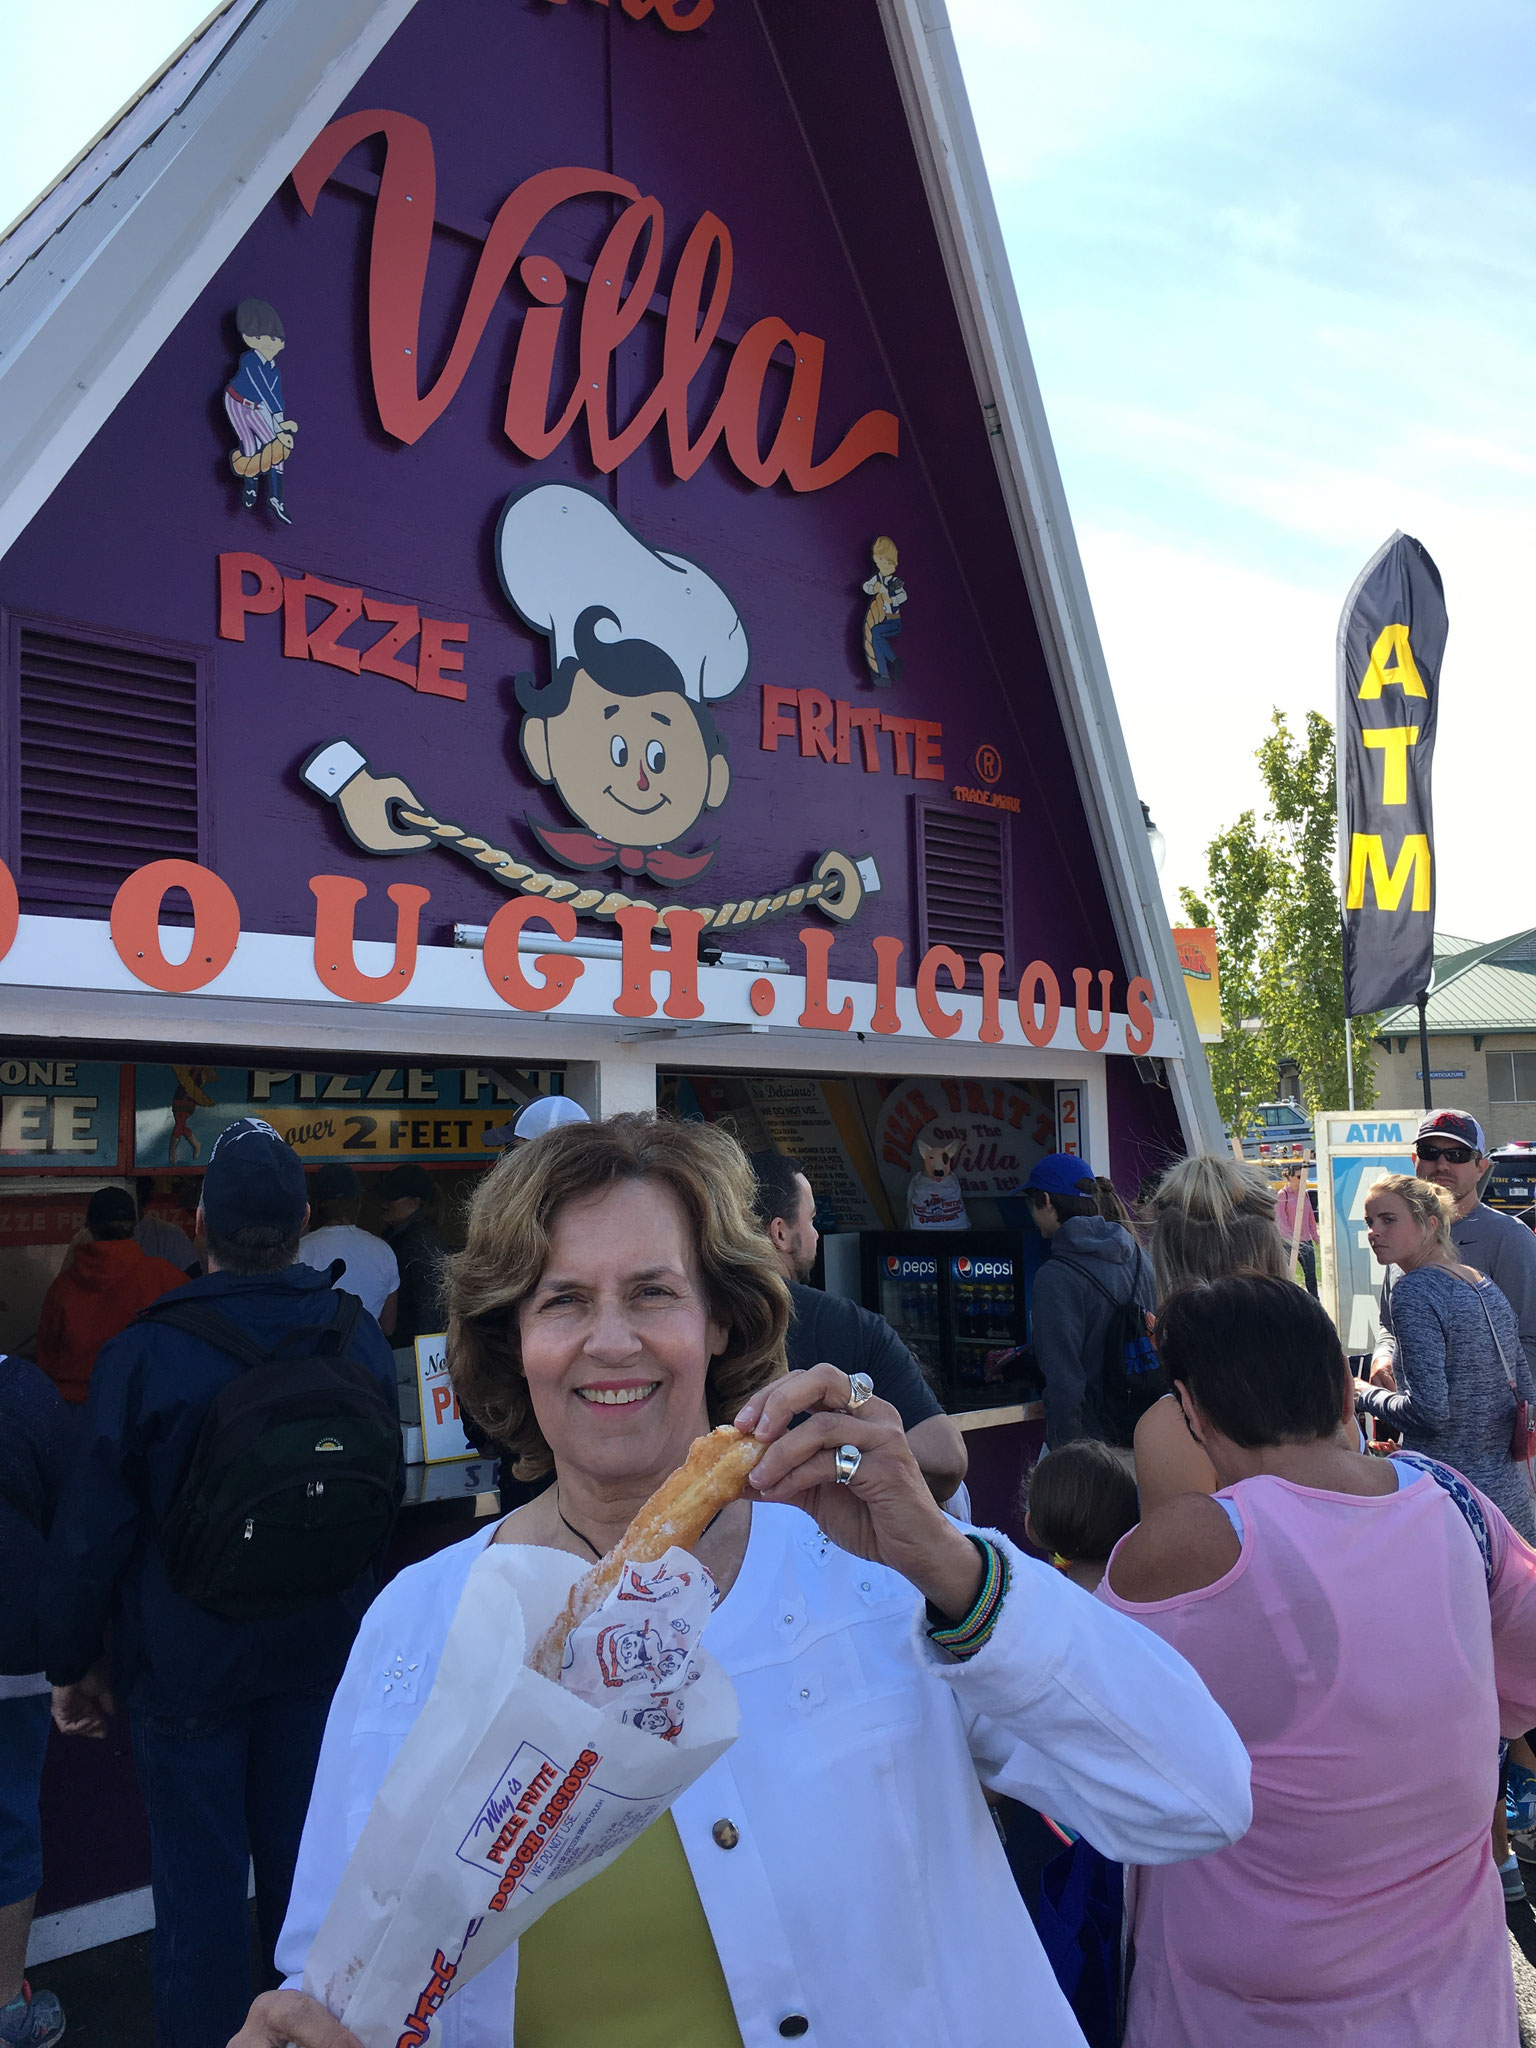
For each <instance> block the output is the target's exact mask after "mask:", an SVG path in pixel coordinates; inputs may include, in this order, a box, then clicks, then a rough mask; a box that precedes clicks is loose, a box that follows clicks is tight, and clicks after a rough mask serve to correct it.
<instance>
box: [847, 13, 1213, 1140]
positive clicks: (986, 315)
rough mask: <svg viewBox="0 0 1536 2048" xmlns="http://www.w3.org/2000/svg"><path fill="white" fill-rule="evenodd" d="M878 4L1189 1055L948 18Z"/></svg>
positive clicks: (1095, 766) (1128, 915)
mask: <svg viewBox="0 0 1536 2048" xmlns="http://www.w3.org/2000/svg"><path fill="white" fill-rule="evenodd" d="M879 4H880V12H881V16H882V18H883V19H884V22H885V29H886V36H887V40H888V42H889V44H890V50H891V57H892V61H893V62H894V64H895V67H896V74H897V79H898V81H899V83H900V86H901V91H902V96H903V99H904V101H905V103H906V110H907V119H908V122H909V124H910V126H911V130H912V139H913V143H914V146H915V148H916V150H917V155H918V161H919V165H920V167H921V170H922V174H923V182H924V185H925V187H926V190H927V194H928V205H929V210H930V212H931V213H932V215H933V221H934V226H935V228H936V229H937V231H938V236H939V245H940V248H941V249H942V251H943V254H944V262H945V268H946V270H947V271H948V274H949V284H950V291H951V294H952V296H953V298H954V302H955V309H956V312H957V313H958V315H959V318H960V323H961V327H962V329H963V331H964V334H965V341H966V347H967V350H968V352H969V354H970V359H971V369H972V373H973V374H974V376H975V379H976V391H977V396H978V398H979V400H980V402H981V406H982V410H983V415H984V417H985V419H986V423H987V427H988V431H989V432H990V434H991V436H992V445H993V452H994V454H995V456H996V460H997V468H998V475H999V478H1000V479H1001V482H1002V486H1003V495H1004V498H1005V500H1006V502H1007V506H1008V514H1009V518H1010V521H1011V522H1012V525H1013V532H1014V539H1015V542H1016V543H1017V546H1018V550H1019V558H1020V561H1021V562H1022V564H1023V567H1024V574H1025V579H1026V582H1027V584H1028V587H1029V596H1030V603H1031V606H1032V607H1033V610H1034V615H1035V622H1036V625H1037V627H1038V629H1039V632H1040V638H1041V644H1042V647H1043V649H1044V652H1045V659H1046V665H1047V667H1048V668H1049V670H1050V673H1051V680H1052V683H1053V685H1054V687H1055V691H1056V703H1057V707H1058V709H1059V710H1060V712H1061V717H1062V723H1063V726H1064V727H1065V730H1066V735H1067V742H1068V745H1069V746H1070V747H1071V749H1072V754H1073V758H1074V761H1075V763H1076V767H1077V780H1078V788H1079V790H1080V792H1081V794H1082V798H1083V804H1084V808H1085V809H1086V811H1087V815H1088V822H1089V826H1090V829H1091V830H1092V832H1093V836H1094V842H1095V845H1096V847H1097V850H1098V855H1099V866H1100V870H1101V872H1102V874H1103V876H1104V885H1105V888H1106V890H1107V892H1108V896H1109V904H1110V910H1111V913H1112V915H1113V917H1114V920H1115V929H1116V933H1117V935H1118V937H1119V940H1120V944H1121V947H1122V949H1123V950H1124V954H1125V958H1126V961H1127V964H1128V965H1129V966H1130V968H1131V971H1132V972H1133V973H1140V974H1144V975H1145V976H1146V978H1147V979H1148V981H1150V982H1151V984H1152V986H1153V989H1154V990H1155V991H1156V995H1157V1004H1156V1007H1157V1009H1158V1010H1159V1011H1160V1012H1161V1013H1162V1014H1163V1015H1166V1016H1169V1017H1173V1018H1175V1019H1176V1020H1177V1022H1178V1026H1179V1032H1180V1036H1181V1038H1182V1040H1183V1043H1184V1044H1185V1045H1186V1046H1191V1047H1198V1045H1199V1037H1198V1034H1197V1033H1196V1031H1195V1027H1194V1019H1193V1017H1192V1015H1191V1013H1190V1007H1189V997H1188V994H1187V992H1186V990H1185V987H1184V976H1183V972H1182V970H1181V969H1180V967H1179V963H1178V957H1177V954H1176V952H1175V950H1174V944H1173V937H1172V933H1171V932H1170V930H1169V925H1168V916H1167V912H1166V910H1165V909H1164V906H1163V898H1162V891H1161V889H1160V887H1159V885H1158V880H1157V872H1156V869H1155V868H1154V866H1153V863H1152V851H1151V847H1150V845H1149V844H1148V840H1147V832H1146V827H1145V824H1144V822H1143V820H1142V815H1141V803H1140V799H1139V798H1138V797H1137V794H1136V785H1135V780H1134V778H1133V776H1132V774H1131V764H1130V757H1129V755H1128V754H1127V753H1126V748H1125V737H1124V734H1123V733H1122V732H1121V729H1120V717H1119V713H1118V712H1117V710H1116V708H1115V699H1114V691H1113V689H1112V688H1111V685H1110V680H1109V671H1108V668H1107V666H1106V664H1105V660H1104V650H1103V648H1102V647H1101V646H1100V644H1099V634H1098V628H1097V626H1096V625H1095V624H1094V618H1093V607H1092V604H1091V602H1090V601H1089V597H1088V584H1087V579H1086V578H1085V576H1084V574H1083V565H1082V559H1081V557H1080V556H1079V554H1078V551H1077V540H1076V537H1075V536H1074V534H1073V531H1072V520H1071V515H1070V514H1069V513H1068V510H1067V500H1066V492H1065V490H1064V489H1063V487H1062V481H1061V473H1060V471H1059V470H1058V468H1057V466H1056V455H1055V450H1054V449H1053V447H1052V445H1051V435H1050V429H1049V427H1048V426H1047V424H1046V418H1045V407H1044V403H1043V401H1042V399H1041V396H1040V387H1039V384H1038V383H1037V381H1036V379H1035V371H1034V364H1033V362H1032V360H1031V358H1030V353H1029V343H1028V341H1027V339H1026V338H1025V333H1024V322H1023V319H1022V317H1021V315H1020V312H1019V302H1018V295H1017V293H1016V291H1015V289H1014V284H1013V274H1012V271H1011V269H1010V267H1009V263H1008V255H1007V251H1006V249H1005V248H1004V245H1003V236H1002V229H1001V227H1000V226H999V224H998V219H997V212H996V209H995V207H994V206H993V203H992V189H991V185H990V184H989V182H988V179H987V172H986V166H985V164H984V162H983V160H982V154H981V144H980V141H979V140H978V138H977V135H976V128H975V124H974V122H973V121H972V119H971V110H970V102H969V99H968V98H967V96H966V90H965V82H964V79H963V77H962V74H961V70H960V59H959V55H958V53H957V51H956V49H955V40H954V36H953V33H952V31H951V29H950V25H949V15H948V12H947V10H946V8H945V5H944V0H879ZM1168 1078H1169V1084H1170V1086H1171V1088H1172V1090H1173V1093H1174V1097H1175V1100H1176V1101H1177V1104H1178V1109H1179V1118H1180V1122H1181V1123H1182V1125H1183V1127H1184V1135H1185V1138H1186V1141H1187V1142H1188V1144H1189V1146H1190V1148H1191V1150H1194V1151H1207V1150H1208V1151H1225V1150H1226V1140H1225V1138H1224V1136H1223V1134H1222V1124H1221V1117H1220V1114H1219V1112H1218V1110H1217V1108H1216V1098H1215V1095H1214V1094H1213V1092H1212V1089H1211V1080H1210V1073H1209V1070H1208V1069H1207V1067H1206V1063H1205V1058H1204V1055H1203V1054H1199V1055H1198V1056H1194V1055H1192V1056H1191V1057H1190V1058H1189V1059H1188V1060H1178V1061H1174V1060H1170V1061H1169V1062H1168Z"/></svg>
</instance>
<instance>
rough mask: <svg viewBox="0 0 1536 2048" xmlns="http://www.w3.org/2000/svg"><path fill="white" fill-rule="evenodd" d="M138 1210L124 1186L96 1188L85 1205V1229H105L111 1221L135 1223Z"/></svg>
mask: <svg viewBox="0 0 1536 2048" xmlns="http://www.w3.org/2000/svg"><path fill="white" fill-rule="evenodd" d="M138 1220H139V1212H138V1210H137V1208H136V1207H135V1206H134V1200H133V1197H132V1195H130V1194H129V1192H128V1190H127V1189H126V1188H98V1189H97V1190H96V1192H95V1194H94V1195H92V1197H91V1199H90V1200H89V1202H87V1203H86V1205H85V1227H86V1229H87V1230H105V1229H106V1228H107V1226H108V1225H109V1224H112V1223H137V1222H138Z"/></svg>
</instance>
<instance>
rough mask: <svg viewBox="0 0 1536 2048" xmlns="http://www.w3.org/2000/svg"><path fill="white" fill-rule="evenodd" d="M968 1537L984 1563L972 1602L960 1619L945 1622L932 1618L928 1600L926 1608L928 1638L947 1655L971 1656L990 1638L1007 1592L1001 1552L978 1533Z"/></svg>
mask: <svg viewBox="0 0 1536 2048" xmlns="http://www.w3.org/2000/svg"><path fill="white" fill-rule="evenodd" d="M969 1540H970V1541H971V1542H972V1543H974V1544H975V1546H976V1548H977V1549H978V1550H979V1551H980V1552H981V1559H982V1563H983V1564H984V1565H985V1566H986V1571H985V1573H984V1574H983V1577H982V1581H981V1591H980V1592H979V1593H978V1594H977V1596H976V1603H975V1605H974V1606H973V1607H972V1609H971V1611H970V1613H969V1614H967V1615H966V1616H965V1617H964V1619H963V1620H961V1621H955V1622H948V1621H944V1620H943V1619H942V1617H941V1618H940V1619H939V1620H938V1622H937V1624H936V1625H935V1624H934V1622H933V1619H932V1617H933V1613H934V1610H933V1606H932V1603H931V1602H930V1604H929V1608H928V1613H929V1617H930V1626H929V1629H928V1640H929V1642H930V1643H932V1644H933V1645H934V1647H935V1648H936V1649H940V1650H947V1651H948V1652H949V1654H950V1656H951V1657H974V1656H975V1654H976V1652H977V1651H978V1650H979V1649H981V1648H982V1646H983V1645H984V1644H985V1643H987V1642H988V1641H989V1640H990V1639H991V1635H992V1631H993V1629H995V1628H996V1626H997V1617H998V1615H999V1614H1000V1613H1001V1612H1002V1608H1003V1601H1004V1600H1005V1599H1006V1598H1007V1594H1008V1560H1007V1558H1006V1557H1005V1556H1004V1555H1003V1553H1002V1551H1000V1550H999V1549H998V1547H997V1545H996V1544H995V1543H988V1542H986V1541H985V1539H984V1538H982V1537H980V1536H971V1537H970V1539H969Z"/></svg>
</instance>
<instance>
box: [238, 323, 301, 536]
mask: <svg viewBox="0 0 1536 2048" xmlns="http://www.w3.org/2000/svg"><path fill="white" fill-rule="evenodd" d="M235 325H236V327H237V328H238V329H239V331H240V339H241V340H242V341H243V342H244V343H245V354H244V355H243V356H242V357H241V358H240V367H239V368H238V369H237V370H236V372H235V374H234V376H233V377H232V378H231V379H230V381H229V383H228V384H227V385H226V386H225V388H224V410H225V412H226V413H228V415H229V423H230V425H231V426H232V427H233V428H234V430H235V433H236V435H237V436H238V437H239V441H240V446H239V447H238V448H237V449H234V450H233V451H232V452H231V454H230V458H229V461H230V467H231V468H232V469H233V470H234V472H235V475H236V476H237V477H239V478H240V479H241V486H242V488H241V497H240V502H241V504H242V505H243V506H244V507H245V509H246V511H247V512H253V511H254V510H255V509H256V493H257V490H258V488H259V486H260V482H261V479H262V477H263V476H264V477H265V478H266V480H267V508H268V510H269V511H270V512H271V513H272V514H273V516H274V518H277V519H280V520H281V521H282V522H283V524H284V526H291V525H292V524H293V521H292V520H291V519H290V518H289V516H288V513H287V510H286V508H285V506H284V504H283V463H284V461H285V460H286V458H287V457H288V456H290V455H291V454H292V453H293V437H294V435H295V434H296V433H297V432H298V423H297V422H296V421H294V420H290V419H287V418H285V417H284V414H283V378H282V372H281V371H280V370H279V369H278V367H277V358H278V354H279V352H280V351H281V350H282V349H283V348H285V347H286V346H287V337H286V336H285V335H284V333H283V322H282V316H281V315H280V314H278V313H277V312H275V311H274V310H273V308H272V307H271V306H269V305H268V304H267V302H266V300H265V299H242V300H241V301H240V304H239V306H238V307H237V308H236V310H235Z"/></svg>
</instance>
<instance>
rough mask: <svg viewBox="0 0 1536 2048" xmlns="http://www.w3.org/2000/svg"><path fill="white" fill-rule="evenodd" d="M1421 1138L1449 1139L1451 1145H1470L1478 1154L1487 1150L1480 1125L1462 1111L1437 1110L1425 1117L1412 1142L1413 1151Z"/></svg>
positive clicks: (1486, 1142)
mask: <svg viewBox="0 0 1536 2048" xmlns="http://www.w3.org/2000/svg"><path fill="white" fill-rule="evenodd" d="M1422 1138H1449V1139H1450V1140H1451V1142H1452V1144H1454V1145H1470V1146H1471V1147H1472V1150H1473V1151H1474V1152H1476V1153H1479V1154H1482V1153H1486V1152H1487V1150H1488V1140H1487V1139H1486V1138H1485V1137H1484V1136H1483V1127H1482V1125H1481V1124H1480V1123H1479V1122H1478V1120H1477V1118H1476V1117H1475V1116H1469V1115H1468V1114H1467V1112H1466V1111H1465V1110H1464V1109H1437V1110H1436V1111H1435V1112H1434V1114H1433V1115H1432V1116H1427V1117H1425V1119H1424V1121H1423V1123H1421V1124H1420V1125H1419V1128H1418V1132H1417V1135H1416V1136H1415V1138H1414V1141H1413V1143H1414V1148H1415V1150H1417V1148H1418V1145H1419V1141H1420V1139H1422Z"/></svg>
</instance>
